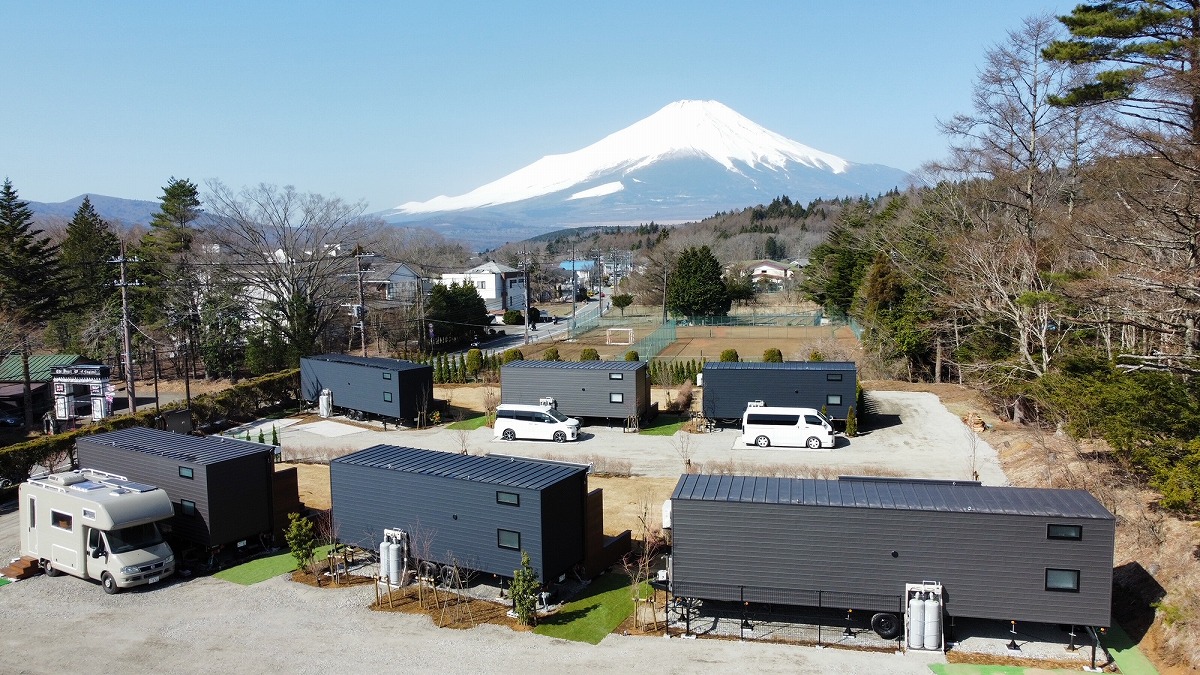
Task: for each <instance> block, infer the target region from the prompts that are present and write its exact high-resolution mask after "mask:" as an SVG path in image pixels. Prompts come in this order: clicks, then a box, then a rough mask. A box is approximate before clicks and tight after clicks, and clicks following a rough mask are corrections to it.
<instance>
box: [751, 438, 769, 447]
mask: <svg viewBox="0 0 1200 675" xmlns="http://www.w3.org/2000/svg"><path fill="white" fill-rule="evenodd" d="M754 444H755V445H757V446H758V447H760V448H769V447H771V439H769V438H767V437H766V436H759V437H758V438H756V439H754Z"/></svg>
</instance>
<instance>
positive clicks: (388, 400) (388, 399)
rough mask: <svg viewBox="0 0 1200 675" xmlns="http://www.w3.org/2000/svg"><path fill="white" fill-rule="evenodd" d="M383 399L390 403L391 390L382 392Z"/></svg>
mask: <svg viewBox="0 0 1200 675" xmlns="http://www.w3.org/2000/svg"><path fill="white" fill-rule="evenodd" d="M383 400H384V401H386V402H388V403H391V402H392V392H390V391H385V392H383Z"/></svg>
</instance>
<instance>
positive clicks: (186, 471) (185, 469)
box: [179, 466, 194, 480]
mask: <svg viewBox="0 0 1200 675" xmlns="http://www.w3.org/2000/svg"><path fill="white" fill-rule="evenodd" d="M193 475H194V471H193V469H192V467H190V466H181V467H179V477H180V478H186V479H188V480H194V478H193Z"/></svg>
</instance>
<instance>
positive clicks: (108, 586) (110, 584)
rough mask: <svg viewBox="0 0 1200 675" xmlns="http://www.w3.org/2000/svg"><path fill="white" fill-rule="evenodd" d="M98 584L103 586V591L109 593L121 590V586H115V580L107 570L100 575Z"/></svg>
mask: <svg viewBox="0 0 1200 675" xmlns="http://www.w3.org/2000/svg"><path fill="white" fill-rule="evenodd" d="M100 585H101V586H103V587H104V592H105V593H108V594H109V595H112V594H114V593H116V592H117V591H119V590H121V588H120V587H119V586H117V580H116V579H114V578H113V575H111V574H109V573H108V572H105V573H104V574H101V575H100Z"/></svg>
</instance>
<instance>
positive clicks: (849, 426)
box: [846, 406, 858, 437]
mask: <svg viewBox="0 0 1200 675" xmlns="http://www.w3.org/2000/svg"><path fill="white" fill-rule="evenodd" d="M846 435H847V436H851V437H853V436H857V435H858V417H857V416H856V415H855V414H854V406H850V409H849V410H847V411H846Z"/></svg>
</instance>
